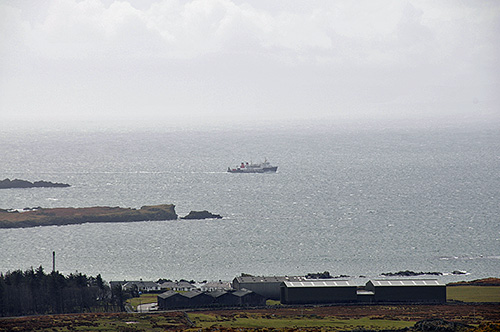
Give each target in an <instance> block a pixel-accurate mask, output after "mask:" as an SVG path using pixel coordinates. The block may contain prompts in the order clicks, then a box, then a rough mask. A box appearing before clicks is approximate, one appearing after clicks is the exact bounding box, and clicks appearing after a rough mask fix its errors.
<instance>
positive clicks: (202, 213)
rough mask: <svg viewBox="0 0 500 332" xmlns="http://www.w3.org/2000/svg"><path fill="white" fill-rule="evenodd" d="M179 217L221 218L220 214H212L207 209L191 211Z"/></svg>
mask: <svg viewBox="0 0 500 332" xmlns="http://www.w3.org/2000/svg"><path fill="white" fill-rule="evenodd" d="M181 219H222V216H221V215H220V214H213V213H210V212H208V211H207V210H203V211H191V212H189V214H188V215H187V216H184V217H181Z"/></svg>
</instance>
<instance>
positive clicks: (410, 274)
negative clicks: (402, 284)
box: [381, 270, 443, 277]
mask: <svg viewBox="0 0 500 332" xmlns="http://www.w3.org/2000/svg"><path fill="white" fill-rule="evenodd" d="M381 275H383V276H385V277H416V276H423V275H433V276H440V275H443V273H442V272H414V271H409V270H406V271H399V272H387V273H382V274H381Z"/></svg>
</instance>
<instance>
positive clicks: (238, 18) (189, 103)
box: [0, 0, 500, 125]
mask: <svg viewBox="0 0 500 332" xmlns="http://www.w3.org/2000/svg"><path fill="white" fill-rule="evenodd" d="M499 58H500V1H458V0H455V1H447V0H444V1H404V0H392V1H389V0H388V1H378V0H377V1H373V0H359V1H347V0H345V1H344V0H342V1H333V0H332V1H295V0H287V1H284V0H283V1H266V0H258V1H242V0H232V1H231V0H194V1H180V0H157V1H152V0H148V1H142V0H141V1H139V0H128V1H111V0H102V1H99V0H84V1H77V0H54V1H43V0H39V1H27V0H25V1H19V0H16V1H14V0H0V75H1V81H0V122H2V125H4V124H6V123H8V122H12V121H34V122H35V123H41V122H46V123H66V122H68V121H69V122H75V123H99V122H103V123H110V124H113V123H129V124H137V125H148V124H152V123H153V124H156V125H161V124H162V123H170V124H171V123H179V124H186V123H191V122H192V123H207V124H211V123H237V122H245V121H249V122H252V121H262V122H265V121H275V120H277V119H282V118H286V119H302V118H310V119H325V118H326V119H331V120H333V121H335V120H342V119H361V118H362V119H365V120H366V119H373V120H374V121H381V120H384V119H400V120H408V121H413V120H414V119H420V120H422V119H424V120H425V119H427V120H431V121H432V120H435V119H439V120H443V119H444V120H443V121H447V119H457V118H459V119H463V120H464V121H469V120H477V119H479V120H481V119H482V120H489V119H495V120H496V121H498V119H499V117H500V107H499V104H500V103H499V97H498V95H499V93H498V92H499V91H500V70H499V66H498V63H499V60H498V59H499Z"/></svg>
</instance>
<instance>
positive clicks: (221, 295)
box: [208, 290, 239, 307]
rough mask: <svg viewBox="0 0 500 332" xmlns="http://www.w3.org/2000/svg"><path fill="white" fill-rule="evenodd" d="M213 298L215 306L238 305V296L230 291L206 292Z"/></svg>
mask: <svg viewBox="0 0 500 332" xmlns="http://www.w3.org/2000/svg"><path fill="white" fill-rule="evenodd" d="M208 295H210V296H211V297H213V299H214V304H215V305H216V306H221V307H224V306H238V305H239V297H237V296H235V295H234V294H233V293H232V292H228V291H225V290H216V291H211V292H209V293H208Z"/></svg>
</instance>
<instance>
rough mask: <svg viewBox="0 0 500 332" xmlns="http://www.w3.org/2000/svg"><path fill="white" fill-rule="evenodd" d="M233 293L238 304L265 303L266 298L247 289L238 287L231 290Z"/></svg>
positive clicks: (252, 304)
mask: <svg viewBox="0 0 500 332" xmlns="http://www.w3.org/2000/svg"><path fill="white" fill-rule="evenodd" d="M233 295H234V296H236V297H237V298H238V305H240V306H251V307H253V306H263V305H266V298H265V297H264V296H262V295H260V294H258V293H255V292H254V291H251V290H248V289H240V290H237V291H235V292H233Z"/></svg>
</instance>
